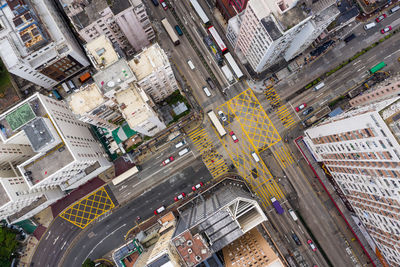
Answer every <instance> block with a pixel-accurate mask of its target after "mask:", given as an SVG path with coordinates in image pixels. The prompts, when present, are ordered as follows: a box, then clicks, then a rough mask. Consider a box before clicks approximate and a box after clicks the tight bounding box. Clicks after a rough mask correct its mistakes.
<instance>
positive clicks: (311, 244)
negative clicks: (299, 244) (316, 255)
mask: <svg viewBox="0 0 400 267" xmlns="http://www.w3.org/2000/svg"><path fill="white" fill-rule="evenodd" d="M307 243H308V244H309V245H310V247H311V249H312V251H317V247H316V246H315V245H314V243H313V242H312V241H311V239H308V240H307Z"/></svg>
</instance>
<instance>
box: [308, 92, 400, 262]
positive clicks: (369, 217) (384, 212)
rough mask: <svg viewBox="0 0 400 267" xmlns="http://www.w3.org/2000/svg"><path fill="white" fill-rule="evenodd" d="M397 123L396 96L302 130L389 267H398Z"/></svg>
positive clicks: (399, 130)
mask: <svg viewBox="0 0 400 267" xmlns="http://www.w3.org/2000/svg"><path fill="white" fill-rule="evenodd" d="M399 125H400V98H398V97H396V98H391V99H386V100H383V101H381V102H378V103H373V104H369V105H366V106H361V107H355V108H353V109H350V110H349V111H347V112H345V113H342V114H340V115H338V116H335V117H333V118H330V119H328V120H326V121H323V122H322V123H320V124H319V125H317V126H315V127H313V128H310V129H308V130H306V131H305V138H304V141H305V143H306V144H307V146H308V147H309V149H310V151H311V152H312V154H313V155H314V157H315V158H316V159H317V160H318V161H320V162H323V163H324V164H325V166H326V167H327V168H328V169H329V171H330V173H331V175H332V177H333V178H334V179H335V181H336V183H337V184H338V185H339V186H340V188H341V190H342V191H343V193H344V194H345V196H346V198H347V199H348V201H349V202H350V204H351V205H352V207H353V209H354V211H355V213H356V215H357V216H358V217H359V219H360V220H361V222H362V223H363V224H364V226H365V228H366V229H367V230H368V232H369V234H370V236H371V237H372V238H373V240H374V242H375V244H376V247H377V248H378V249H379V251H380V252H381V253H382V255H383V256H384V257H385V259H386V260H387V262H388V263H389V264H390V266H399V265H400V179H399V177H400V143H399V141H400V126H399ZM376 247H375V245H374V244H372V248H373V249H376Z"/></svg>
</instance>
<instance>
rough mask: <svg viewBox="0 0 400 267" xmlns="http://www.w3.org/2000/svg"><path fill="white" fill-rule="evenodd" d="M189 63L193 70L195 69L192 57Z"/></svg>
mask: <svg viewBox="0 0 400 267" xmlns="http://www.w3.org/2000/svg"><path fill="white" fill-rule="evenodd" d="M187 63H188V65H189V67H190V69H191V70H194V69H195V67H194V64H193V62H192V61H191V60H190V59H189V60H188V61H187Z"/></svg>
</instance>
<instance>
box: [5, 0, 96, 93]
mask: <svg viewBox="0 0 400 267" xmlns="http://www.w3.org/2000/svg"><path fill="white" fill-rule="evenodd" d="M0 24H1V25H0V26H1V27H0V56H1V58H2V60H3V62H4V64H5V66H6V67H7V69H8V71H9V72H10V73H12V74H14V75H17V76H19V77H21V78H24V79H26V80H28V81H30V82H32V83H35V84H38V85H40V86H43V87H45V88H50V87H52V86H54V85H56V84H58V83H60V82H61V81H63V80H65V79H67V78H68V77H70V76H71V75H73V74H75V73H76V72H78V71H79V70H81V69H82V68H83V67H86V66H88V65H89V62H88V60H87V59H86V56H85V54H84V53H83V51H82V50H81V49H80V47H79V46H78V44H77V42H76V41H75V39H74V37H73V36H72V33H71V32H70V30H69V28H68V25H67V24H66V23H65V22H64V21H63V19H62V17H61V16H60V15H59V13H58V11H57V10H56V8H55V5H54V2H53V1H50V0H6V1H4V2H3V3H2V8H1V12H0Z"/></svg>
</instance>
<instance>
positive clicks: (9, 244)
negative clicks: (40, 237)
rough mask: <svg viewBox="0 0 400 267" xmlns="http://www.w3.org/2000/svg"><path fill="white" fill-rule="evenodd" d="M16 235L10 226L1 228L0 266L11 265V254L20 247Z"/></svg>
mask: <svg viewBox="0 0 400 267" xmlns="http://www.w3.org/2000/svg"><path fill="white" fill-rule="evenodd" d="M16 236H17V234H16V233H13V232H12V231H11V230H9V229H8V228H5V227H1V228H0V266H10V265H11V255H12V253H13V252H14V251H15V250H16V249H17V247H18V241H17V240H16Z"/></svg>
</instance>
